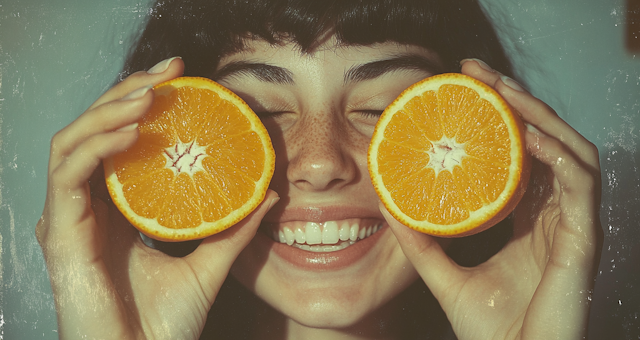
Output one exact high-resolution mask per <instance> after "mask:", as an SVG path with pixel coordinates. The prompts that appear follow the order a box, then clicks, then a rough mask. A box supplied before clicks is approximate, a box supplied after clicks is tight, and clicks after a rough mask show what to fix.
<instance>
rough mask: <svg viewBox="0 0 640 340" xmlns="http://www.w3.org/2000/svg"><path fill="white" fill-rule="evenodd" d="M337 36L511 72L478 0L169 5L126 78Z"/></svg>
mask: <svg viewBox="0 0 640 340" xmlns="http://www.w3.org/2000/svg"><path fill="white" fill-rule="evenodd" d="M334 35H335V37H336V38H337V40H338V43H340V44H343V45H371V44H375V43H382V42H388V41H391V42H397V43H400V44H407V45H417V46H421V47H424V48H427V49H429V50H431V51H433V52H435V53H437V54H438V56H439V57H440V59H441V60H442V61H443V64H444V65H443V66H444V68H445V71H448V72H453V71H458V70H459V66H458V62H459V61H460V60H461V59H463V58H467V57H477V58H484V60H485V61H487V62H488V63H490V65H498V66H497V67H498V68H499V67H500V65H507V67H508V62H507V61H506V58H505V57H504V53H503V52H502V48H501V47H500V44H499V42H498V41H497V38H496V36H495V33H494V31H493V28H492V26H491V24H490V23H489V21H488V20H487V18H486V16H485V15H484V12H483V11H482V9H481V8H480V6H479V5H478V4H477V3H476V2H475V1H474V0H245V1H240V0H213V1H212V0H189V1H175V0H165V1H159V2H158V3H156V4H155V6H154V7H153V8H152V9H151V11H150V15H149V19H148V23H147V26H146V28H145V30H144V32H143V34H142V35H141V36H140V39H139V41H138V43H137V46H136V49H135V50H133V52H132V54H131V55H130V56H129V58H128V61H127V64H126V65H125V72H124V73H125V74H124V75H126V74H128V73H130V72H132V71H136V70H140V69H146V68H148V67H150V66H152V65H154V64H155V63H156V62H158V61H160V60H162V59H163V58H168V57H171V56H176V55H179V56H182V57H183V59H184V60H185V63H186V67H187V69H186V70H185V74H187V75H199V76H209V75H211V74H212V73H213V71H214V70H215V68H216V67H217V63H218V61H219V59H220V58H221V57H222V56H224V55H227V54H230V53H234V52H238V51H240V50H242V49H243V48H244V42H245V41H247V40H248V39H262V40H265V41H268V42H270V43H273V44H278V43H282V42H285V41H286V42H294V43H295V44H297V45H298V46H299V47H300V49H301V50H302V52H309V51H311V50H313V49H314V48H315V47H316V46H318V45H319V44H321V43H322V41H323V40H324V39H325V38H327V37H330V36H334ZM496 51H498V53H495V52H496ZM152 52H153V53H152ZM496 57H497V59H502V60H496ZM151 59H152V60H151ZM503 73H507V74H508V73H509V72H508V70H503Z"/></svg>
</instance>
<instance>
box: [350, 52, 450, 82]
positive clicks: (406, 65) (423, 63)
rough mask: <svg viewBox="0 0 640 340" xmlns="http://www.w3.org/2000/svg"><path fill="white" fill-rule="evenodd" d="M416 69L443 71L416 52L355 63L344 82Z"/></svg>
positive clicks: (433, 71)
mask: <svg viewBox="0 0 640 340" xmlns="http://www.w3.org/2000/svg"><path fill="white" fill-rule="evenodd" d="M403 70H415V71H424V72H427V73H429V74H431V75H434V74H438V73H442V72H443V69H442V67H441V66H440V65H439V64H438V63H436V62H434V61H432V60H431V59H429V58H427V57H423V56H420V55H416V54H404V55H399V56H396V57H393V58H389V59H383V60H377V61H372V62H370V63H366V64H360V65H355V66H353V67H351V68H349V70H348V71H347V72H346V73H345V75H344V82H345V84H346V83H350V82H358V81H364V80H370V79H374V78H378V77H380V76H381V75H383V74H386V73H391V72H394V71H403Z"/></svg>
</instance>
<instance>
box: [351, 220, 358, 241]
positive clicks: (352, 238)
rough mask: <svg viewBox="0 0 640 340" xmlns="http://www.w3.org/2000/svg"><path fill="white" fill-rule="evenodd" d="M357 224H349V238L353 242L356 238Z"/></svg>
mask: <svg viewBox="0 0 640 340" xmlns="http://www.w3.org/2000/svg"><path fill="white" fill-rule="evenodd" d="M358 229H359V228H358V225H357V224H354V225H352V226H351V229H350V230H349V240H351V241H353V242H355V241H357V240H358Z"/></svg>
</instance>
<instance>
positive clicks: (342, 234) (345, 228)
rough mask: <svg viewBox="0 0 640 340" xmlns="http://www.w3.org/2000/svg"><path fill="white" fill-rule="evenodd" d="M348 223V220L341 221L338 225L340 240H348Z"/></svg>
mask: <svg viewBox="0 0 640 340" xmlns="http://www.w3.org/2000/svg"><path fill="white" fill-rule="evenodd" d="M349 230H350V228H349V223H348V222H346V221H345V222H342V226H341V227H340V241H347V240H349Z"/></svg>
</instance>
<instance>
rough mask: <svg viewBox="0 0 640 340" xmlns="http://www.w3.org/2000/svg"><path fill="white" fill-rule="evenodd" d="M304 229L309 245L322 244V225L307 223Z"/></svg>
mask: <svg viewBox="0 0 640 340" xmlns="http://www.w3.org/2000/svg"><path fill="white" fill-rule="evenodd" d="M304 228H305V234H306V239H307V244H320V243H322V230H321V229H320V224H318V223H315V222H307V224H306V225H305V226H304Z"/></svg>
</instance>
